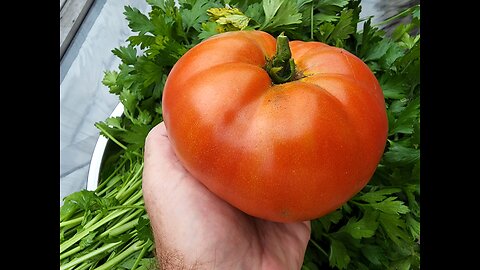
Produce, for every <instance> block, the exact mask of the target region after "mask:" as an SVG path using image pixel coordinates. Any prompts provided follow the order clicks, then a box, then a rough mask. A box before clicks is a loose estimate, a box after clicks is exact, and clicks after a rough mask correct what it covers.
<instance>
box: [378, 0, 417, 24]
mask: <svg viewBox="0 0 480 270" xmlns="http://www.w3.org/2000/svg"><path fill="white" fill-rule="evenodd" d="M418 7H420V4H416V5H414V6H411V7H409V8H407V9H405V10H403V11H402V12H399V13H397V14H395V15H393V16H391V17H389V18H387V19H385V20H384V21H382V22H379V23H376V24H374V25H372V27H378V26H381V25H384V24H387V23H389V22H391V21H393V20H396V19H398V18H401V17H405V16H407V15H408V14H411V11H412V10H414V9H416V8H418Z"/></svg>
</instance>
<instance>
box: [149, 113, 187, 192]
mask: <svg viewBox="0 0 480 270" xmlns="http://www.w3.org/2000/svg"><path fill="white" fill-rule="evenodd" d="M144 163H145V164H144V169H143V182H142V188H143V195H144V197H146V199H148V198H149V197H155V195H154V193H158V192H161V193H162V194H168V193H169V192H170V191H172V189H173V188H174V187H175V185H177V184H178V181H179V180H180V179H182V178H184V177H185V176H186V175H188V172H187V171H186V170H185V168H184V167H183V166H182V164H181V163H180V161H179V160H178V158H177V157H176V155H175V152H174V151H173V149H172V147H171V144H170V141H169V139H168V135H167V130H166V128H165V124H164V122H161V123H160V124H158V125H157V126H155V127H154V128H152V130H150V132H149V133H148V135H147V137H146V139H145V152H144Z"/></svg>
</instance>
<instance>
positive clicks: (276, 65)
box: [265, 32, 295, 84]
mask: <svg viewBox="0 0 480 270" xmlns="http://www.w3.org/2000/svg"><path fill="white" fill-rule="evenodd" d="M265 70H266V71H267V72H268V75H270V78H271V79H272V82H273V83H275V84H281V83H286V82H289V81H291V80H292V78H293V77H294V75H295V62H294V61H293V58H292V52H291V51H290V46H289V44H288V38H287V36H285V35H284V34H283V32H282V33H281V34H280V35H278V37H277V52H276V53H275V55H274V56H273V57H272V59H268V60H267V64H266V65H265Z"/></svg>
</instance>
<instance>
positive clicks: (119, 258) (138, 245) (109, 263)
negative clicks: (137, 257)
mask: <svg viewBox="0 0 480 270" xmlns="http://www.w3.org/2000/svg"><path fill="white" fill-rule="evenodd" d="M145 244H146V243H144V241H142V240H140V241H137V242H135V243H133V244H132V245H131V246H130V247H128V248H127V249H126V250H125V251H123V252H122V253H120V254H118V255H116V256H115V257H113V258H112V259H109V260H108V261H106V262H105V263H104V264H103V265H101V266H100V267H97V268H94V270H105V269H111V268H112V267H113V266H115V265H116V264H117V263H119V262H121V261H122V260H123V259H125V258H126V257H128V256H129V255H131V254H132V253H134V252H135V251H137V250H140V249H142V248H143V247H144V245H145Z"/></svg>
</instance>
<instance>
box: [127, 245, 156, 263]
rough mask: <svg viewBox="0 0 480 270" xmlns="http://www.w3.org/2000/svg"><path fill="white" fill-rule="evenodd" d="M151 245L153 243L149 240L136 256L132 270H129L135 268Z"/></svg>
mask: <svg viewBox="0 0 480 270" xmlns="http://www.w3.org/2000/svg"><path fill="white" fill-rule="evenodd" d="M152 244H153V243H152V242H151V241H150V240H148V241H147V243H146V244H145V245H144V246H143V248H142V251H140V254H138V257H137V259H136V260H135V262H134V263H133V265H132V269H130V270H135V269H136V268H137V266H138V264H139V263H140V260H141V259H142V258H143V255H145V252H147V250H148V248H150V247H151V246H152Z"/></svg>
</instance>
